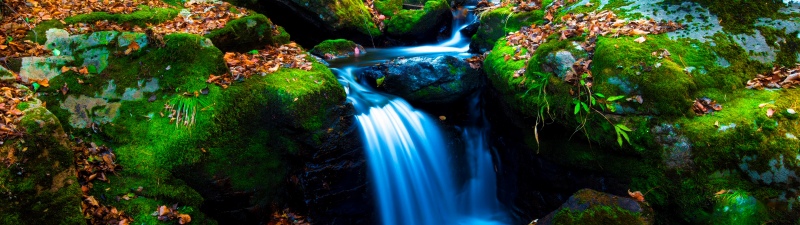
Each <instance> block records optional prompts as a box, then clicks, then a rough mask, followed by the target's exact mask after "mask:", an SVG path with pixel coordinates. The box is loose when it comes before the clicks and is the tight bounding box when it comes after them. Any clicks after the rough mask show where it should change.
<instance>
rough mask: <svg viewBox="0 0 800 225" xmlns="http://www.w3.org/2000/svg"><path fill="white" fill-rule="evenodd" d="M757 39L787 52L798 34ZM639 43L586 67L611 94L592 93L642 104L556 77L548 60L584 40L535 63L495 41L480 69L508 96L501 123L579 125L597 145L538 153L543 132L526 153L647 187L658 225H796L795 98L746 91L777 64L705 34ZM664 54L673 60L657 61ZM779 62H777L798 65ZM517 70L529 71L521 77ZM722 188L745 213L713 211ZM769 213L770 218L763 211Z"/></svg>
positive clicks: (615, 43) (621, 46) (547, 48)
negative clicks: (703, 102) (707, 109)
mask: <svg viewBox="0 0 800 225" xmlns="http://www.w3.org/2000/svg"><path fill="white" fill-rule="evenodd" d="M592 3H595V4H597V3H596V2H592ZM609 4H616V3H613V2H612V3H609ZM487 16H488V15H487ZM762 30H764V31H761V32H762V33H765V34H769V35H767V36H774V40H778V38H779V37H781V39H784V38H782V37H785V40H786V43H787V45H788V46H791V44H790V43H793V42H794V40H792V38H791V37H790V36H792V35H796V34H794V33H788V32H787V31H786V30H780V29H767V28H762ZM770 33H772V34H770ZM787 33H788V34H787ZM635 38H638V36H637V37H608V36H605V37H599V38H598V39H597V41H596V48H595V51H594V57H593V58H592V60H593V61H592V66H591V68H590V69H591V72H592V76H593V81H592V84H593V85H592V93H593V94H596V93H601V94H603V95H604V96H605V97H598V96H597V95H595V96H594V98H595V100H596V101H597V102H598V103H602V102H604V99H606V100H607V99H608V97H609V96H624V98H631V97H641V98H642V99H643V101H642V102H641V103H639V102H638V101H633V100H635V98H631V100H628V101H626V100H624V99H623V100H622V101H615V102H613V103H611V104H608V105H603V106H600V105H599V104H597V105H595V104H593V103H591V102H592V101H591V100H589V97H588V96H587V94H585V89H579V88H578V87H577V86H573V85H572V84H567V83H566V82H564V80H563V78H561V77H558V76H557V75H555V74H553V73H552V71H553V67H552V65H548V63H549V64H554V62H556V61H557V60H553V57H552V56H555V55H556V54H557V53H558V52H562V53H564V52H569V53H570V54H572V55H574V56H575V58H580V57H581V56H579V55H581V54H579V53H576V52H575V51H574V44H573V42H582V41H585V40H584V39H583V37H575V38H570V39H567V40H559V38H558V37H557V36H551V37H548V39H547V41H546V42H545V43H543V44H541V45H540V46H539V48H538V49H537V51H536V52H535V53H533V54H531V59H530V60H529V61H528V62H525V61H521V60H520V61H516V60H512V59H510V60H506V59H505V57H504V56H505V55H506V54H508V55H514V54H515V51H516V50H517V49H515V48H514V47H511V46H506V43H505V40H503V39H499V40H498V41H496V42H495V44H494V47H493V50H492V52H491V53H490V54H489V55H488V56H487V58H486V60H485V61H484V71H485V72H486V73H487V77H488V78H489V79H488V80H489V82H490V85H492V87H494V90H496V94H497V96H498V97H500V98H501V99H502V102H503V106H504V112H505V115H508V116H509V118H511V119H512V122H514V123H515V124H516V125H517V126H519V127H522V128H523V129H527V128H529V127H531V126H534V125H536V124H537V123H536V119H537V118H540V119H544V121H554V123H555V124H558V125H557V126H559V127H561V128H564V129H576V128H577V129H578V130H579V131H578V133H576V135H575V136H580V137H582V138H580V139H582V141H585V142H588V143H589V144H588V145H590V146H591V147H589V146H585V145H579V144H564V145H556V146H557V147H554V145H553V144H547V145H546V146H549V147H545V145H542V146H539V144H540V142H539V141H538V140H536V139H535V136H536V134H534V132H533V131H526V134H525V143H526V144H527V145H528V146H529V148H530V149H539V148H540V147H541V149H542V150H541V153H540V154H541V155H542V156H543V157H545V158H547V159H550V160H553V161H556V162H558V163H559V164H560V165H564V166H566V167H569V168H576V169H582V170H590V171H602V172H604V173H607V174H610V176H613V177H618V178H622V179H623V180H625V179H628V180H629V182H630V184H629V187H630V188H631V189H632V190H642V192H645V191H646V190H651V189H652V191H650V192H649V193H648V194H647V195H646V196H645V199H646V200H647V202H648V203H650V205H652V206H653V208H654V210H655V211H656V214H655V220H656V222H657V223H664V224H672V223H700V224H726V223H730V221H733V220H740V221H747V222H743V223H744V224H747V223H763V222H766V221H779V222H778V223H787V224H790V223H795V222H796V221H797V220H798V215H800V214H799V213H797V210H798V209H797V207H793V206H795V204H796V202H797V200H796V199H795V198H797V197H798V196H800V193H798V192H797V191H795V190H794V188H787V187H795V186H796V185H797V184H798V183H800V179H798V175H800V165H798V163H797V157H798V154H797V153H796V151H793V150H792V149H797V148H798V146H800V143H798V141H797V139H796V138H797V136H796V135H797V133H798V128H800V127H798V124H797V122H796V119H797V118H798V117H797V116H796V114H793V113H790V112H791V111H790V110H789V109H792V110H795V108H796V107H797V106H796V104H794V103H792V102H795V101H798V96H799V95H798V92H797V91H796V90H794V89H789V90H772V91H770V90H766V91H758V90H748V89H745V88H744V86H745V83H746V81H747V80H749V79H751V78H753V77H755V75H756V74H763V73H766V72H768V71H770V70H771V67H772V65H769V64H764V63H761V62H758V61H755V60H753V59H751V57H749V54H748V52H747V51H746V50H744V48H743V47H741V46H740V44H738V43H737V41H736V40H735V38H736V36H735V35H730V34H727V33H717V34H714V35H713V36H710V37H707V38H708V39H709V40H711V41H713V42H714V43H713V44H710V43H707V42H703V41H698V40H695V39H688V38H679V37H671V34H661V35H647V36H646V40H645V41H644V42H643V43H636V42H633V39H635ZM768 39H769V38H768ZM781 47H782V48H783V47H785V46H781ZM787 48H790V47H787ZM664 50H666V51H668V52H669V53H670V56H669V57H659V53H661V52H663V51H664ZM781 51H783V50H781ZM787 52H789V54H795V53H791V50H790V51H787ZM521 54H526V50H524V49H522V50H521ZM778 54H779V55H780V54H784V53H778ZM784 55H785V54H784ZM548 56H551V57H549V58H548ZM778 58H780V57H778ZM782 59H783V60H779V61H777V62H776V63H777V64H785V63H786V62H787V61H791V60H792V58H790V57H786V56H784V57H783V58H782ZM520 69H525V73H523V74H522V76H521V77H516V78H515V77H514V74H515V73H516V72H517V71H518V70H520ZM579 91H582V92H584V93H582V94H580V92H579ZM576 96H582V97H576ZM702 97H707V98H710V99H713V100H716V101H717V103H719V104H721V105H722V106H723V109H722V110H721V111H717V112H713V113H711V114H706V115H695V113H694V112H693V111H691V107H692V104H693V101H694V100H695V99H697V98H702ZM576 102H578V104H579V102H584V103H585V104H587V105H590V106H591V108H592V109H597V110H598V111H600V112H602V114H603V115H602V116H601V115H600V113H595V112H587V111H591V110H584V109H582V107H580V106H579V105H578V104H576ZM759 105H761V106H764V107H759ZM576 108H577V109H576ZM770 108H771V109H772V110H775V115H773V116H772V117H768V116H767V110H769V109H770ZM551 124H553V123H548V125H547V126H552V125H551ZM618 124H622V125H625V126H626V127H627V128H630V130H631V131H630V132H627V133H626V134H627V136H628V137H629V139H625V138H623V137H621V136H620V135H619V134H618V133H617V132H616V131H615V126H616V125H618ZM547 126H545V127H544V128H546V127H547ZM542 129H543V128H542V127H540V128H539V130H538V132H540V133H539V135H541V134H542V133H541V132H543V131H542ZM578 134H579V135H578ZM566 135H569V134H566ZM628 140H629V141H628ZM618 141H619V142H618ZM564 142H567V141H566V140H565V141H564ZM619 143H621V144H619ZM565 146H566V147H565ZM579 146H582V147H579ZM598 146H602V147H598ZM547 149H559V150H558V151H555V150H549V151H548V150H547ZM534 151H535V150H534ZM665 180H669V181H668V182H667V181H665ZM676 181H679V182H676ZM720 190H728V191H727V192H725V193H731V191H730V190H733V192H734V193H747V194H746V196H745V197H741V198H738V199H740V200H741V201H742V202H746V203H747V204H746V205H741V206H737V207H739V208H746V209H744V210H745V211H748V212H746V213H738V214H737V213H735V212H731V211H724V209H718V208H711V207H708V206H709V205H711V204H714V203H715V202H723V200H721V198H720V197H719V196H717V195H714V193H715V192H720ZM720 204H721V203H720ZM762 204H763V205H766V206H764V207H766V208H767V209H768V210H766V211H762V210H761V209H759V208H760V207H762V206H763V205H762ZM721 208H724V206H722V207H721ZM729 208H730V207H729ZM723 211H724V212H723ZM753 212H755V213H753ZM762 212H764V214H761V213H762ZM765 214H766V215H765ZM737 215H739V217H737ZM761 215H763V216H761ZM737 218H738V219H737Z"/></svg>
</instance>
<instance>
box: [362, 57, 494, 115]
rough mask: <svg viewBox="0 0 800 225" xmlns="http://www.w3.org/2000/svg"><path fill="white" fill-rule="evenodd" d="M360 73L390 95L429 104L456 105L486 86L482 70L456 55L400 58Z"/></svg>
mask: <svg viewBox="0 0 800 225" xmlns="http://www.w3.org/2000/svg"><path fill="white" fill-rule="evenodd" d="M359 73H360V74H362V76H364V77H368V78H370V79H374V80H375V81H376V86H377V87H378V88H381V89H384V90H386V92H388V93H390V94H393V95H397V96H400V97H403V99H406V100H408V101H411V102H417V103H426V104H447V103H453V102H455V101H457V100H462V99H463V98H465V97H467V96H468V95H469V94H471V93H473V92H475V90H477V89H478V88H479V87H481V86H482V85H483V82H482V79H481V76H480V70H478V69H474V68H472V67H470V65H469V64H468V63H467V62H465V61H464V60H462V59H459V58H456V57H454V56H438V57H413V58H399V59H395V60H393V61H390V62H387V63H383V64H380V65H377V66H372V67H369V68H366V69H364V70H363V71H360V72H359Z"/></svg>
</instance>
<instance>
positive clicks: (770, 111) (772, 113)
mask: <svg viewBox="0 0 800 225" xmlns="http://www.w3.org/2000/svg"><path fill="white" fill-rule="evenodd" d="M774 114H775V110H774V109H772V108H769V109H767V117H772V115H774Z"/></svg>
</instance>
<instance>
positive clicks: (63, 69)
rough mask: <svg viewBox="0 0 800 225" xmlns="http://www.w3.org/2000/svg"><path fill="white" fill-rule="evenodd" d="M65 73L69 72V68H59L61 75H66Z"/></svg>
mask: <svg viewBox="0 0 800 225" xmlns="http://www.w3.org/2000/svg"><path fill="white" fill-rule="evenodd" d="M67 71H69V67H66V66H62V67H61V72H62V73H66V72H67Z"/></svg>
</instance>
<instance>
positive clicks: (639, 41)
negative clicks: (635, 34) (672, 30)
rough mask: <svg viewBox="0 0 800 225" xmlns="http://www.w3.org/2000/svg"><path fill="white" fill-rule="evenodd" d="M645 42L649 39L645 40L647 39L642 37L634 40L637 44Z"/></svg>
mask: <svg viewBox="0 0 800 225" xmlns="http://www.w3.org/2000/svg"><path fill="white" fill-rule="evenodd" d="M645 40H647V39H645V38H644V36H641V37H639V38H636V39H634V40H633V41H635V42H636V43H642V42H644V41H645Z"/></svg>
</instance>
